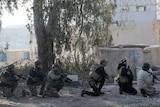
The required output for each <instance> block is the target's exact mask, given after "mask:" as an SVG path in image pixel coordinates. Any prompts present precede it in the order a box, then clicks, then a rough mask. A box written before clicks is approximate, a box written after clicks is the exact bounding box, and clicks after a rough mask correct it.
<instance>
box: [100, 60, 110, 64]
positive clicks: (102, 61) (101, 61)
mask: <svg viewBox="0 0 160 107" xmlns="http://www.w3.org/2000/svg"><path fill="white" fill-rule="evenodd" d="M104 62H108V60H107V59H102V60H100V64H102V63H104Z"/></svg>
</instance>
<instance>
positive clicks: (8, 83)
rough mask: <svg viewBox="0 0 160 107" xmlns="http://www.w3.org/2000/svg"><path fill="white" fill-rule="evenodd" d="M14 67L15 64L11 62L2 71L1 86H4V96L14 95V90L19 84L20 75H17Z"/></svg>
mask: <svg viewBox="0 0 160 107" xmlns="http://www.w3.org/2000/svg"><path fill="white" fill-rule="evenodd" d="M14 68H15V66H14V65H13V64H10V65H9V66H8V67H7V69H6V70H5V71H4V72H2V73H1V83H0V86H1V87H2V91H3V96H4V97H11V96H13V92H14V90H15V89H16V87H17V85H18V77H17V76H16V75H15V72H14Z"/></svg>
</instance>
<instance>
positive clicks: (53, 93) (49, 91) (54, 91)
mask: <svg viewBox="0 0 160 107" xmlns="http://www.w3.org/2000/svg"><path fill="white" fill-rule="evenodd" d="M63 86H64V75H62V72H61V71H60V68H59V65H57V64H53V65H52V69H51V70H50V71H49V73H48V75H47V82H46V87H45V93H44V96H48V97H59V94H58V92H59V91H60V90H61V89H62V88H63ZM44 96H43V97H44Z"/></svg>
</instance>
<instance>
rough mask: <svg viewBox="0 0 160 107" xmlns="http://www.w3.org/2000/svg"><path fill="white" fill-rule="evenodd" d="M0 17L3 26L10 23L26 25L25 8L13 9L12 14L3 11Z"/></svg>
mask: <svg viewBox="0 0 160 107" xmlns="http://www.w3.org/2000/svg"><path fill="white" fill-rule="evenodd" d="M1 19H2V27H3V28H5V27H7V26H11V25H26V24H27V13H26V11H25V9H23V8H19V9H18V10H15V11H14V15H12V14H9V13H8V12H4V13H3V16H2V18H1Z"/></svg>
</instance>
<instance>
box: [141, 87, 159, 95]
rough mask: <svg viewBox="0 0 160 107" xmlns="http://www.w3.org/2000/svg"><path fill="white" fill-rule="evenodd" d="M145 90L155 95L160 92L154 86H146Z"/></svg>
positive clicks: (148, 93)
mask: <svg viewBox="0 0 160 107" xmlns="http://www.w3.org/2000/svg"><path fill="white" fill-rule="evenodd" d="M144 90H145V91H146V94H147V95H149V96H154V95H157V94H159V93H160V92H159V91H157V90H156V88H154V87H145V88H144Z"/></svg>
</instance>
